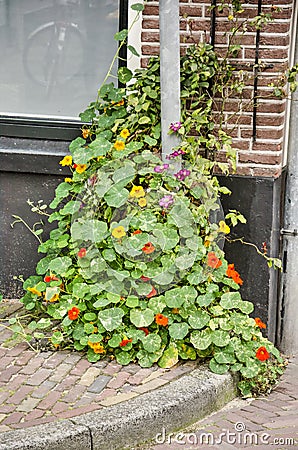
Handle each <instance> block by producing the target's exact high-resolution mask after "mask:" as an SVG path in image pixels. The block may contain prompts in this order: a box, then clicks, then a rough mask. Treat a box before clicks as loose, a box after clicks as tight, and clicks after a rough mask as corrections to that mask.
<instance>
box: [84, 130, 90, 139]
mask: <svg viewBox="0 0 298 450" xmlns="http://www.w3.org/2000/svg"><path fill="white" fill-rule="evenodd" d="M82 136H83V138H84V139H87V137H88V136H90V130H89V128H84V129H83V130H82Z"/></svg>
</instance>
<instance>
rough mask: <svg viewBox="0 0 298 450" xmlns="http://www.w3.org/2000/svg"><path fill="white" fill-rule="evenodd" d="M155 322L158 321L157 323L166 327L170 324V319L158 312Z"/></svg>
mask: <svg viewBox="0 0 298 450" xmlns="http://www.w3.org/2000/svg"><path fill="white" fill-rule="evenodd" d="M155 322H156V323H157V325H162V326H164V327H166V326H167V325H168V322H169V319H168V318H167V317H166V316H164V315H163V314H156V316H155Z"/></svg>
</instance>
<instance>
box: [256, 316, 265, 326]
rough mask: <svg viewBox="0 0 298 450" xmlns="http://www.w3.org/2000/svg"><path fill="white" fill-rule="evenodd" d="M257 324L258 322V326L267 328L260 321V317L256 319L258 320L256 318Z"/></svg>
mask: <svg viewBox="0 0 298 450" xmlns="http://www.w3.org/2000/svg"><path fill="white" fill-rule="evenodd" d="M255 322H256V325H257V326H258V327H260V328H266V325H265V324H264V322H262V321H261V319H260V318H259V317H256V318H255Z"/></svg>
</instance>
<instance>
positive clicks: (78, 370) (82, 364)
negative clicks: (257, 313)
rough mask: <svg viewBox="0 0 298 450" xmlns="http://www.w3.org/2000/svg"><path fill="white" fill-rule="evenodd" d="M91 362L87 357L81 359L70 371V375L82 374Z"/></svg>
mask: <svg viewBox="0 0 298 450" xmlns="http://www.w3.org/2000/svg"><path fill="white" fill-rule="evenodd" d="M91 365H92V364H91V363H89V361H87V359H81V360H80V361H79V362H78V363H77V364H76V365H75V366H74V367H73V368H72V369H71V371H70V375H78V376H80V375H83V374H84V373H85V372H86V370H87V369H88V368H89V367H91Z"/></svg>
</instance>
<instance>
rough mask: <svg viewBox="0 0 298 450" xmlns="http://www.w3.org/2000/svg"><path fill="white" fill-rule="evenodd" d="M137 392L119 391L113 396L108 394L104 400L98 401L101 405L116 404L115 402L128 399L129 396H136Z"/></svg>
mask: <svg viewBox="0 0 298 450" xmlns="http://www.w3.org/2000/svg"><path fill="white" fill-rule="evenodd" d="M137 395H138V394H137V393H136V392H129V393H120V394H117V395H114V396H112V397H111V396H109V397H107V398H105V399H104V400H101V401H100V404H101V405H103V406H111V405H116V404H117V403H121V402H125V401H126V400H130V399H131V398H134V397H136V396H137Z"/></svg>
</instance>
